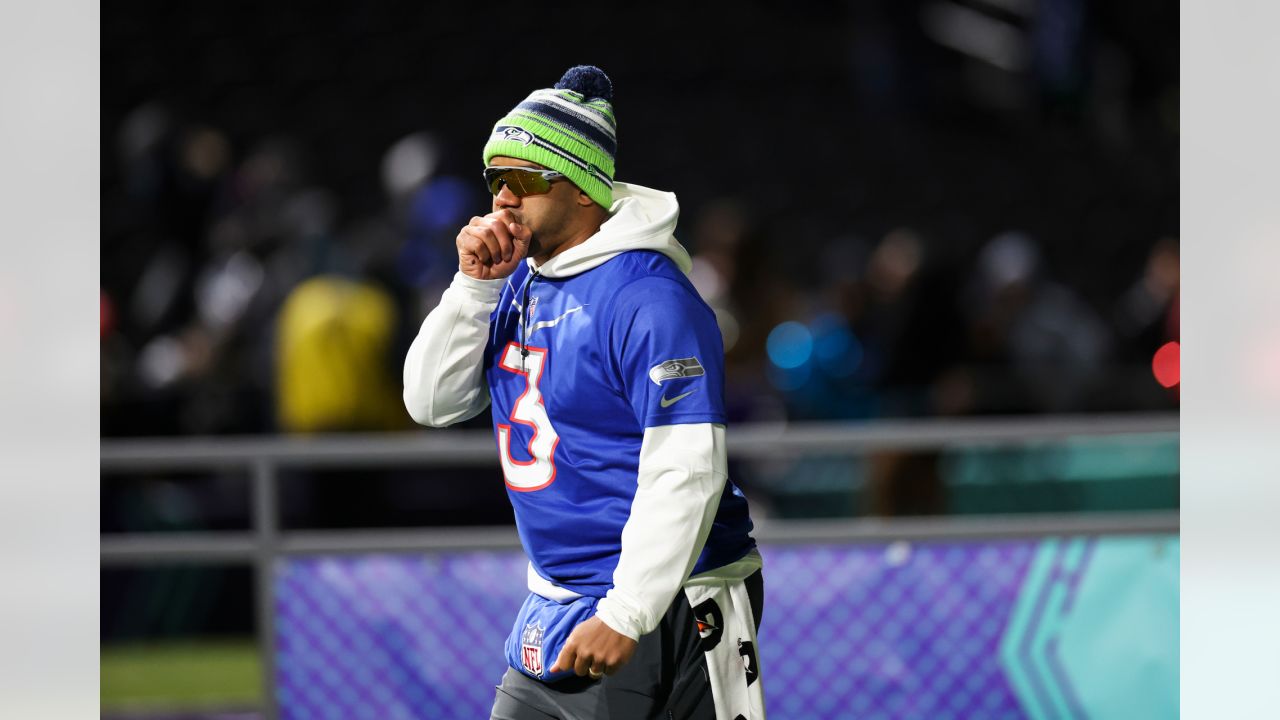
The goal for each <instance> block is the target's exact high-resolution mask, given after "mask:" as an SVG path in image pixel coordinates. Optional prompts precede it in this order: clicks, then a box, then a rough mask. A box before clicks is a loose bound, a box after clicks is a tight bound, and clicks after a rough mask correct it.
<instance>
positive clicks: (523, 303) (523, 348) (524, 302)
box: [520, 270, 538, 371]
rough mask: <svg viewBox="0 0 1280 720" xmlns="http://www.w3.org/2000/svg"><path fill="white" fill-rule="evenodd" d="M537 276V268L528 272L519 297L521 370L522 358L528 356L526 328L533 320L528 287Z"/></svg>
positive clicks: (522, 367)
mask: <svg viewBox="0 0 1280 720" xmlns="http://www.w3.org/2000/svg"><path fill="white" fill-rule="evenodd" d="M537 278H538V271H537V270H534V271H533V272H531V273H529V277H527V278H525V282H524V297H522V298H521V299H520V369H521V370H522V371H523V370H524V369H525V367H524V359H525V358H527V357H529V344H528V342H529V335H528V328H529V323H531V322H533V313H532V312H530V308H529V289H530V288H531V287H532V286H533V281H534V280H536V279H537ZM526 313H527V316H526ZM526 317H527V319H526Z"/></svg>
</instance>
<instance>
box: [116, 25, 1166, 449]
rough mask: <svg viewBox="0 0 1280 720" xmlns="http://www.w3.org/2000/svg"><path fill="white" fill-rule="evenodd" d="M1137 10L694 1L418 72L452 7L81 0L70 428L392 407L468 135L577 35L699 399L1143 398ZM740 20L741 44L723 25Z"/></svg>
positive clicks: (1156, 245) (822, 409) (1123, 402)
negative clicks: (615, 33) (85, 100)
mask: <svg viewBox="0 0 1280 720" xmlns="http://www.w3.org/2000/svg"><path fill="white" fill-rule="evenodd" d="M1138 5H1140V6H1142V9H1143V13H1142V14H1138V13H1136V11H1135V12H1134V13H1128V12H1126V11H1122V10H1119V9H1114V8H1109V7H1094V6H1089V5H1086V4H1085V3H1081V2H1074V1H1072V0H1055V1H1053V2H1049V1H1047V0H1046V1H1044V2H1037V3H1008V4H1005V3H994V4H989V5H984V4H978V5H973V4H968V3H960V4H952V3H920V2H911V3H893V2H871V3H866V4H864V5H859V6H858V7H857V8H851V9H849V8H847V9H845V10H842V11H841V13H840V14H838V16H837V17H835V18H831V17H827V16H826V15H824V14H822V13H816V12H812V13H811V12H806V11H804V10H801V9H794V10H790V11H785V12H786V13H789V14H788V15H787V16H786V17H785V18H784V19H781V20H779V19H777V18H773V17H772V16H771V15H769V13H770V12H771V11H769V10H768V9H767V8H764V7H763V6H754V5H750V4H746V5H734V6H733V12H732V13H728V14H726V13H723V12H722V11H723V10H724V8H720V7H718V6H717V5H716V4H714V3H713V4H711V5H710V6H708V7H702V6H699V7H697V8H689V9H686V10H683V11H681V12H680V13H675V14H673V15H671V16H670V17H667V15H666V14H657V15H653V16H652V17H649V18H648V19H649V21H650V22H651V23H657V24H659V25H662V26H663V27H662V28H661V30H662V32H664V33H667V34H668V35H669V36H670V38H671V40H672V43H671V45H672V51H671V53H669V57H665V56H664V57H652V58H647V59H646V61H645V62H643V63H641V62H637V61H636V58H634V57H632V55H630V54H628V52H627V51H626V48H627V47H630V45H628V44H627V41H626V38H621V37H608V38H602V39H597V40H593V41H592V42H593V43H595V44H594V45H591V46H590V47H575V48H563V47H556V46H547V47H546V48H544V49H543V51H542V52H540V53H538V54H536V56H531V57H530V58H528V59H527V62H525V63H523V64H522V66H521V67H520V68H519V70H520V72H518V73H512V72H507V71H508V70H510V69H511V68H510V67H509V65H510V63H509V61H510V58H506V57H505V56H502V55H501V54H497V55H494V56H491V55H492V54H485V53H481V54H480V55H479V56H477V57H476V58H475V60H474V62H471V63H457V64H453V65H447V67H448V71H447V72H446V71H445V68H446V61H447V60H448V59H449V58H451V57H454V56H455V55H456V51H457V50H458V49H459V48H460V47H464V46H468V43H470V42H472V41H473V40H475V39H476V38H477V37H478V36H476V35H474V32H475V31H474V28H475V26H476V21H477V20H478V19H479V18H481V17H482V15H483V14H482V13H480V11H479V10H477V9H468V8H466V7H462V6H457V7H454V6H433V7H432V8H430V9H423V8H419V7H418V6H411V5H389V6H386V7H383V6H381V5H380V6H378V7H362V8H358V9H357V8H354V7H352V8H347V9H345V10H326V11H322V10H319V9H316V10H314V11H307V12H305V13H303V12H301V11H298V10H286V9H281V8H275V7H272V8H257V7H256V6H252V5H240V4H230V5H227V6H221V5H220V6H217V7H214V6H209V7H202V8H190V9H186V10H175V9H167V8H164V7H156V8H155V12H154V13H151V14H148V15H145V16H144V15H141V14H137V13H133V14H129V13H113V14H109V16H107V17H105V18H104V32H103V37H104V54H103V57H104V64H103V79H104V90H105V91H106V92H105V93H104V95H105V96H106V99H105V101H104V124H103V178H104V182H103V200H104V202H103V240H102V285H101V372H102V383H101V387H102V399H101V411H102V433H103V435H104V436H121V435H166V434H228V433H271V432H325V431H359V430H396V429H407V428H410V427H412V423H411V421H410V420H409V418H408V416H407V414H406V413H405V412H404V411H403V408H402V406H401V403H400V368H401V362H402V359H403V357H404V353H405V350H406V349H407V347H408V345H409V343H410V341H411V340H412V338H413V336H414V334H415V333H416V332H417V328H418V326H419V324H420V323H421V321H422V318H423V317H425V315H426V313H427V312H428V311H429V310H430V308H431V307H432V306H433V305H434V303H435V302H436V301H437V300H438V298H439V295H440V292H441V291H442V290H443V288H444V287H445V286H446V285H447V284H448V282H449V279H450V277H451V276H452V274H453V272H454V270H455V269H456V256H455V254H454V249H453V241H454V236H455V235H456V232H457V229H458V227H460V226H461V225H463V224H465V222H466V221H467V220H468V219H469V218H470V217H471V216H472V215H474V214H483V213H484V212H485V211H486V209H487V208H488V203H489V199H488V197H487V195H486V193H485V192H484V188H483V186H482V183H481V182H480V180H479V175H480V173H479V169H480V161H479V158H478V155H479V150H480V147H481V144H482V141H483V136H484V134H485V132H486V131H487V129H488V127H489V126H490V124H491V123H492V122H493V120H494V119H496V118H497V117H498V116H499V114H500V113H501V112H504V111H505V110H506V109H508V108H509V107H510V105H512V104H514V103H515V102H516V101H518V100H519V99H520V98H521V97H523V96H524V95H525V94H527V93H528V92H529V91H530V90H531V89H533V88H535V87H539V86H545V85H549V84H550V83H551V82H553V81H554V79H555V77H557V76H558V75H559V73H560V72H561V71H562V70H563V68H564V67H567V66H569V65H571V64H575V63H578V62H583V61H591V62H597V63H598V64H600V65H602V66H603V67H605V69H606V71H608V72H610V73H611V74H612V75H613V78H614V82H615V86H616V89H617V90H616V92H617V98H618V101H617V103H618V104H617V108H618V115H619V120H620V129H621V135H620V155H619V173H618V176H619V179H622V180H626V181H633V182H639V183H641V184H645V185H650V186H653V187H659V188H661V189H665V190H672V191H675V192H676V193H677V195H678V196H680V198H681V200H682V207H683V214H682V218H681V222H680V225H679V228H678V230H677V236H678V237H679V239H680V240H681V241H682V242H684V244H685V245H686V246H687V247H688V248H689V249H690V251H691V252H692V254H693V256H694V267H693V271H692V279H693V281H694V284H695V285H696V286H697V288H698V290H699V291H700V292H701V293H702V295H703V297H704V298H705V299H706V300H707V302H708V303H709V304H710V305H711V306H712V307H713V308H714V309H715V310H716V313H717V317H718V318H719V321H720V326H721V330H722V332H723V335H724V339H725V347H726V351H727V359H728V372H729V377H728V383H727V388H728V395H729V398H728V400H729V405H730V414H731V419H732V420H733V421H777V420H803V419H833V418H871V417H886V416H934V415H965V414H984V413H1046V412H1082V411H1112V410H1145V409H1168V408H1173V407H1176V406H1177V389H1176V385H1175V386H1173V387H1166V386H1165V385H1167V384H1172V383H1168V382H1167V381H1165V380H1163V379H1162V380H1159V381H1158V380H1157V377H1156V375H1154V374H1153V371H1152V361H1153V358H1154V357H1155V355H1156V353H1157V351H1159V350H1160V349H1161V348H1162V347H1164V346H1166V345H1167V344H1168V343H1171V342H1176V341H1177V339H1178V293H1179V281H1178V239H1177V177H1176V170H1177V153H1176V147H1177V117H1176V101H1177V60H1176V59H1177V55H1176V43H1175V45H1174V49H1173V53H1172V60H1170V55H1169V53H1168V52H1167V48H1165V47H1164V46H1163V45H1160V44H1159V43H1153V42H1151V41H1150V36H1151V34H1153V33H1154V34H1156V35H1159V33H1161V32H1167V31H1168V30H1169V28H1172V29H1173V37H1174V38H1176V21H1177V14H1176V6H1174V7H1173V9H1172V10H1171V11H1170V10H1169V9H1168V8H1164V9H1163V10H1161V9H1160V8H1163V6H1162V5H1160V4H1159V3H1138ZM620 12H629V11H620ZM635 12H640V11H635ZM771 18H772V19H773V20H774V21H775V27H776V28H777V36H776V37H775V38H773V47H774V48H775V49H774V51H773V52H771V53H763V54H762V53H748V52H745V51H744V50H743V48H742V47H741V46H740V45H739V44H736V41H735V40H734V38H735V37H741V34H740V33H739V32H738V31H745V30H746V29H747V28H751V27H757V28H758V27H761V26H762V25H761V24H762V23H767V22H769V21H770V20H771ZM711 20H714V21H715V23H716V25H715V26H716V27H717V28H719V29H720V32H718V33H699V32H695V30H693V29H690V28H697V27H708V25H707V24H706V22H703V21H707V22H710V21H711ZM619 27H620V28H625V27H627V25H626V24H625V23H622V24H620V26H619ZM462 28H472V29H473V30H471V31H463V30H461V29H462ZM1161 28H1163V30H1161ZM466 32H473V34H471V35H469V34H466ZM619 32H623V31H622V30H619ZM695 40H696V42H695ZM632 44H634V41H633V42H632ZM499 71H501V72H499ZM680 73H684V74H683V75H680ZM433 93H434V94H438V95H439V96H441V97H444V98H446V99H450V100H451V99H453V98H455V97H466V98H468V100H467V101H466V102H463V103H460V104H458V105H457V107H456V108H454V107H450V108H449V109H448V110H444V109H442V108H443V105H442V104H441V102H442V101H440V100H439V99H438V98H436V99H433V98H434V97H435V96H434V95H433ZM463 93H466V94H463ZM671 108H675V109H676V110H677V112H667V110H669V109H671ZM1171 108H1173V109H1171ZM1162 377H1163V376H1162ZM474 424H475V425H476V426H483V425H484V422H483V421H482V420H480V419H478V420H476V421H474Z"/></svg>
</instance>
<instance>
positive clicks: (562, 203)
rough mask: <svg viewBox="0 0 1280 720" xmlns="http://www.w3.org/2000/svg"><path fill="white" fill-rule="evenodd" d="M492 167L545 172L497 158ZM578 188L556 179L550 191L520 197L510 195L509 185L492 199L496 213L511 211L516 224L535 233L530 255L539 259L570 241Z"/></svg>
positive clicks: (522, 161) (517, 162)
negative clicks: (569, 230) (570, 226)
mask: <svg viewBox="0 0 1280 720" xmlns="http://www.w3.org/2000/svg"><path fill="white" fill-rule="evenodd" d="M489 166H490V167H496V166H507V167H528V168H539V169H544V170H545V169H546V168H545V167H544V166H542V165H539V164H537V163H533V162H529V161H528V160H517V159H516V158H511V157H504V156H502V155H495V156H494V157H493V159H491V160H490V161H489ZM581 194H582V193H581V191H580V190H578V186H577V185H574V184H573V183H572V182H570V181H569V180H568V179H567V178H557V179H556V180H554V181H552V183H551V190H550V191H548V192H545V193H542V194H541V195H526V196H524V197H520V196H518V195H516V194H515V193H513V192H511V188H509V187H507V186H506V185H503V186H502V189H501V190H499V191H498V194H497V195H494V196H493V211H494V212H497V211H499V210H508V211H510V212H511V214H512V215H514V216H515V217H516V221H517V222H519V223H520V224H522V225H524V226H525V227H527V228H529V230H530V231H531V232H532V236H531V237H532V239H531V240H530V241H529V255H530V256H531V257H537V256H539V255H544V254H546V253H550V252H552V251H554V250H555V249H556V248H557V247H558V246H559V245H560V244H561V243H563V242H564V241H565V240H567V239H568V238H567V233H566V232H565V230H566V228H568V226H569V223H570V219H571V218H572V217H573V213H575V212H576V211H577V208H578V206H579V204H580V203H579V202H578V198H579V196H580V195H581Z"/></svg>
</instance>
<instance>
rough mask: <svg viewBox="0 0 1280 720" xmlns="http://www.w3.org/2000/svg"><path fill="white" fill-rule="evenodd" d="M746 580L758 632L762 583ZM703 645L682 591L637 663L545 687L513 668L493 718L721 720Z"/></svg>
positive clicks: (756, 577)
mask: <svg viewBox="0 0 1280 720" xmlns="http://www.w3.org/2000/svg"><path fill="white" fill-rule="evenodd" d="M744 582H745V584H746V586H747V593H748V595H749V596H750V598H751V614H752V615H753V616H754V617H753V618H752V619H753V620H754V621H755V625H756V627H757V628H758V627H760V615H761V613H762V612H763V610H764V579H763V577H762V576H761V574H760V573H759V572H757V573H755V574H754V575H752V576H751V577H749V578H747V579H746V580H745V581H744ZM701 642H702V641H701V638H700V637H699V636H698V627H697V623H696V622H695V620H694V617H693V609H692V608H690V607H689V602H688V601H687V600H686V599H685V596H684V593H683V592H679V593H676V598H675V600H674V601H673V602H672V603H671V607H670V608H668V610H667V613H666V615H664V616H663V618H662V621H661V622H660V623H659V624H658V627H657V629H655V630H654V631H653V632H651V633H649V634H648V635H644V636H642V637H641V638H640V643H639V645H638V646H637V647H636V652H635V655H633V656H632V658H631V661H630V662H628V663H627V664H626V665H624V666H622V669H621V670H619V671H618V672H617V673H615V674H613V675H607V676H605V677H604V678H603V679H601V680H592V679H590V678H585V677H570V678H568V679H565V680H560V681H558V682H555V683H551V684H547V683H542V682H539V681H537V680H534V679H533V678H531V677H529V676H527V675H525V674H524V673H522V672H518V671H516V670H513V669H511V668H507V672H506V674H505V675H503V676H502V684H501V685H499V686H498V692H497V695H496V697H495V698H494V702H493V713H492V716H491V720H648V719H649V718H659V719H662V720H703V719H704V718H705V719H706V720H715V716H716V709H715V704H714V701H713V700H712V697H711V683H710V681H709V680H708V679H707V665H706V659H705V657H704V656H703V652H702V647H701Z"/></svg>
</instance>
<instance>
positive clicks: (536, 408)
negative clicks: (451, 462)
mask: <svg viewBox="0 0 1280 720" xmlns="http://www.w3.org/2000/svg"><path fill="white" fill-rule="evenodd" d="M525 349H526V350H528V351H529V356H528V357H526V358H523V360H524V363H523V367H521V364H522V363H521V362H520V361H521V359H522V358H521V357H520V347H519V346H518V345H516V344H515V343H508V344H507V347H506V348H505V349H503V351H502V357H501V359H500V360H499V362H498V367H500V368H502V369H503V370H507V371H509V372H513V373H515V374H517V375H524V376H525V389H524V393H522V394H521V395H520V397H519V398H518V399H517V400H516V404H515V407H513V408H512V409H511V422H514V423H519V424H521V425H528V426H529V427H531V428H533V438H531V439H530V440H529V446H528V448H527V450H528V454H529V457H531V458H533V459H532V460H523V461H522V460H516V459H515V458H514V457H512V456H511V426H510V425H504V424H502V423H499V424H498V454H499V455H500V456H501V457H502V473H503V475H505V476H506V479H507V487H509V488H511V489H512V490H515V491H516V492H530V491H532V490H541V489H542V488H544V487H546V486H548V485H550V484H551V483H552V482H553V481H554V480H555V479H556V462H555V451H556V444H557V443H559V442H560V436H559V435H557V434H556V429H555V428H554V427H552V426H551V418H550V417H548V416H547V408H546V406H544V405H543V403H542V392H541V391H540V390H538V381H540V380H541V379H542V370H543V368H545V367H546V363H547V351H546V349H545V348H535V347H527V346H526V347H525Z"/></svg>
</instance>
